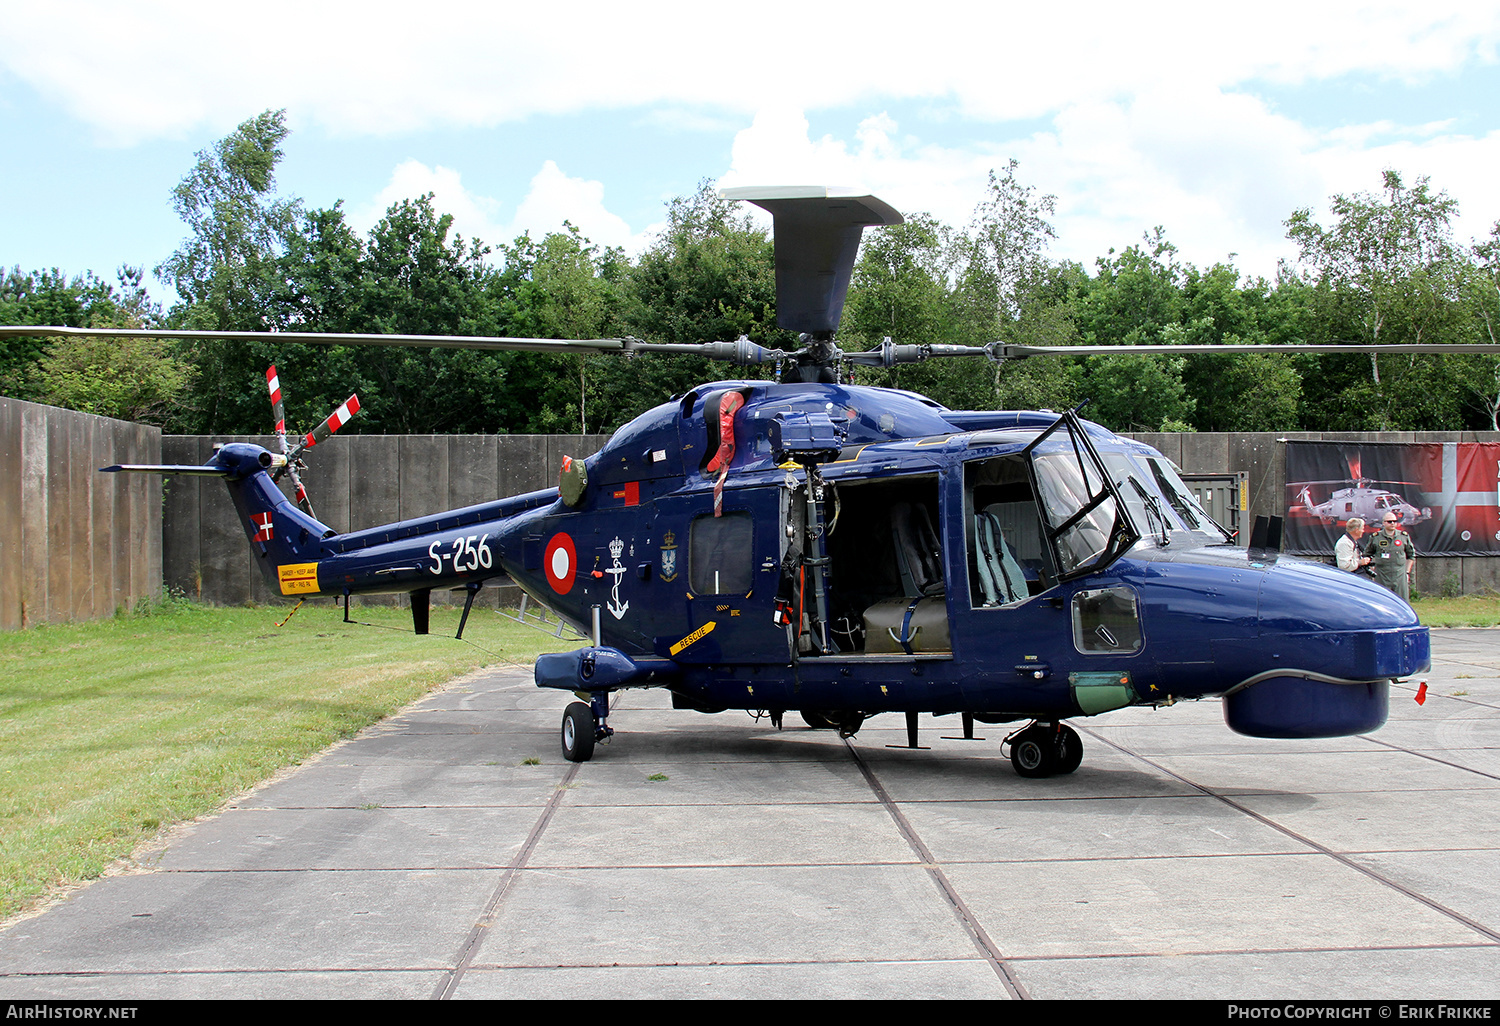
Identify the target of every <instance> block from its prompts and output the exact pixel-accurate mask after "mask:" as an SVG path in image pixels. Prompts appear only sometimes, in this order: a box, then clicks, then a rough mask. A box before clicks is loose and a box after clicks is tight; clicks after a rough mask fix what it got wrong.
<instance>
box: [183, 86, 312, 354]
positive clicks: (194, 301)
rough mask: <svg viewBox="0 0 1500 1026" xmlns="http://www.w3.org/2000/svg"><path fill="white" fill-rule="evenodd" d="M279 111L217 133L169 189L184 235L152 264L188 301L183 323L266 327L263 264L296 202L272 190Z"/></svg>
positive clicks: (281, 239) (287, 228)
mask: <svg viewBox="0 0 1500 1026" xmlns="http://www.w3.org/2000/svg"><path fill="white" fill-rule="evenodd" d="M289 131H290V130H289V129H288V128H287V127H286V111H284V110H280V111H269V110H268V111H265V112H264V113H262V114H260V115H258V116H256V117H254V118H251V119H250V120H248V121H245V122H244V123H242V124H241V125H240V126H239V127H238V128H236V129H235V130H234V131H233V132H232V133H230V134H229V135H228V136H226V137H225V138H223V139H221V140H220V141H219V143H218V144H217V145H216V146H215V147H214V149H213V151H212V152H210V151H208V150H203V151H200V152H199V153H198V163H197V165H196V166H195V167H194V168H193V170H192V171H191V172H189V173H188V175H187V177H185V178H184V179H183V180H182V181H181V182H179V183H178V185H177V188H176V189H174V190H172V207H173V209H174V210H176V211H177V214H178V216H179V217H181V218H182V220H183V221H184V222H185V223H186V224H187V226H188V228H189V230H190V231H191V232H192V236H191V237H190V238H188V239H187V240H186V241H184V242H183V244H182V245H181V246H180V247H179V248H178V250H177V252H175V253H173V254H172V255H171V256H170V257H168V258H167V259H166V261H164V262H163V263H162V264H161V266H159V267H158V268H157V269H156V273H157V275H158V276H159V277H161V278H162V280H164V281H167V282H169V283H170V284H171V285H172V286H173V287H174V288H175V289H176V290H177V294H178V295H179V296H181V297H182V299H183V300H184V301H185V303H186V304H187V306H186V308H185V312H187V313H190V314H191V315H192V316H191V317H190V318H188V319H187V320H186V322H185V323H184V324H183V326H184V327H213V328H221V329H237V330H243V331H256V330H260V329H263V328H265V327H266V326H267V325H266V323H265V317H264V313H265V307H266V300H267V298H268V291H269V281H270V280H271V275H270V274H269V273H268V272H269V269H270V265H271V264H272V263H273V262H274V260H275V258H276V256H277V254H279V253H280V252H281V251H282V250H283V248H284V246H285V244H286V240H287V238H288V237H289V236H290V235H291V234H293V232H295V230H296V225H297V218H298V214H299V213H300V208H301V202H300V201H299V200H287V199H278V198H276V197H275V195H274V189H275V170H276V164H277V163H278V162H279V161H280V160H281V156H282V153H281V143H282V142H283V141H284V140H285V139H286V137H287V134H288V132H289Z"/></svg>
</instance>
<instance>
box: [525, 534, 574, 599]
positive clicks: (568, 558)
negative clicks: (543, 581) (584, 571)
mask: <svg viewBox="0 0 1500 1026" xmlns="http://www.w3.org/2000/svg"><path fill="white" fill-rule="evenodd" d="M533 551H535V550H533ZM542 562H543V566H544V567H545V569H546V571H547V583H548V584H550V585H552V590H553V591H555V592H557V593H558V594H559V595H566V594H567V593H568V592H570V591H572V590H573V572H574V570H576V569H577V567H578V551H577V550H576V549H575V548H573V539H572V538H570V537H568V535H567V534H565V533H563V532H561V531H559V532H558V533H557V534H554V535H553V536H552V540H551V541H549V542H548V543H547V551H546V554H545V555H543V557H542Z"/></svg>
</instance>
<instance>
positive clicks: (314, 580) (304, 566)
mask: <svg viewBox="0 0 1500 1026" xmlns="http://www.w3.org/2000/svg"><path fill="white" fill-rule="evenodd" d="M276 576H277V577H278V578H279V579H280V581H281V593H282V594H283V595H305V594H307V593H308V592H313V591H317V590H318V564H316V563H283V564H282V565H281V566H279V567H277V568H276Z"/></svg>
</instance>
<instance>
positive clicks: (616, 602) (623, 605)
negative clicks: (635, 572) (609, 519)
mask: <svg viewBox="0 0 1500 1026" xmlns="http://www.w3.org/2000/svg"><path fill="white" fill-rule="evenodd" d="M624 551H625V543H624V542H622V541H621V540H620V539H619V537H618V536H617V537H616V538H615V540H614V541H612V542H610V543H609V558H610V559H612V560H613V561H614V565H613V566H610V567H607V568H606V569H605V571H604V572H605V573H607V574H610V575H612V576H613V577H614V579H615V583H614V584H613V585H612V586H611V587H610V589H609V602H608V603H606V604H605V607H604V608H605V609H608V610H609V614H610V615H611V616H613V617H614V618H615V619H616V620H618V619H620V618H621V617H623V616H624V615H625V610H627V609H629V608H630V603H629V602H621V601H620V578H621V577H624V576H625V564H624V563H621V562H620V553H622V552H624Z"/></svg>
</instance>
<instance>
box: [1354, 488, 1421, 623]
mask: <svg viewBox="0 0 1500 1026" xmlns="http://www.w3.org/2000/svg"><path fill="white" fill-rule="evenodd" d="M1365 555H1367V556H1369V557H1370V563H1371V565H1372V566H1373V567H1374V570H1375V579H1376V580H1377V581H1379V582H1380V583H1381V584H1383V585H1385V586H1386V587H1387V588H1389V589H1390V590H1391V591H1394V592H1395V593H1396V594H1397V595H1400V596H1401V597H1402V598H1403V599H1405V600H1406V601H1408V602H1410V601H1411V574H1412V571H1413V570H1414V569H1416V566H1417V553H1416V550H1415V549H1413V548H1412V547H1411V535H1409V534H1407V533H1406V532H1405V531H1403V530H1401V527H1400V522H1399V521H1397V519H1396V514H1394V513H1392V512H1390V511H1389V510H1387V511H1386V514H1385V519H1384V520H1383V521H1382V522H1381V525H1380V533H1379V534H1377V535H1375V536H1374V537H1373V538H1371V539H1370V541H1369V543H1368V544H1367V545H1366V546H1365Z"/></svg>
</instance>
